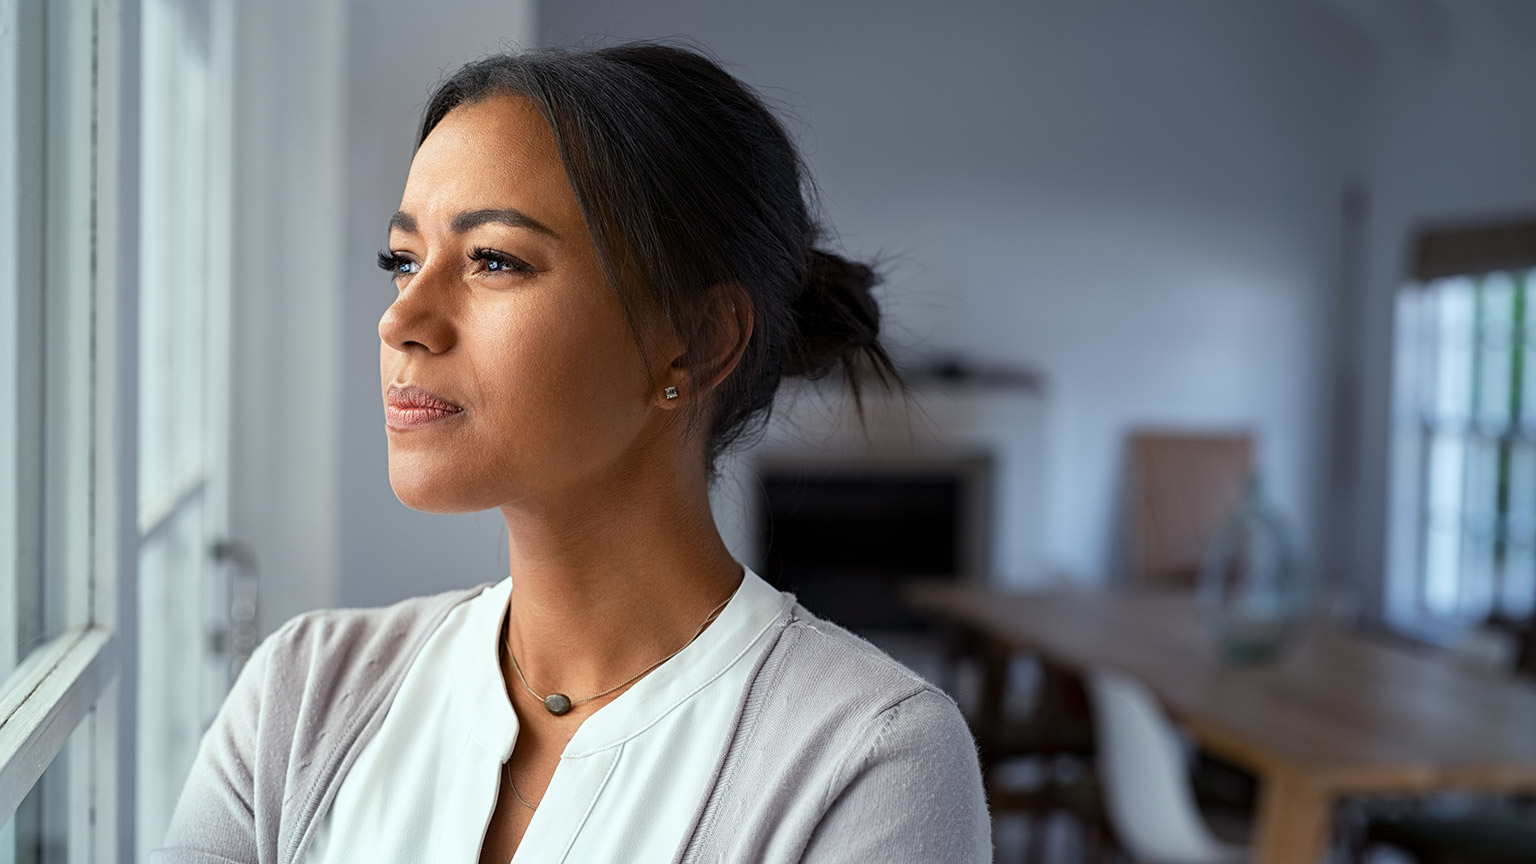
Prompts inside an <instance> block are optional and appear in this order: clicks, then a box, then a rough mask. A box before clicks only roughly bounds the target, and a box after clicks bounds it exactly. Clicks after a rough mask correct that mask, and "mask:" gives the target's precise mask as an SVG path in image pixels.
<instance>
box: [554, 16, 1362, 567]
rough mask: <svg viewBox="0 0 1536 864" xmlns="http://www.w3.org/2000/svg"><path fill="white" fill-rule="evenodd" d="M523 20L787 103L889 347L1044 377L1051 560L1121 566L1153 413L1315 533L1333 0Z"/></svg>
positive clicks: (1328, 243)
mask: <svg viewBox="0 0 1536 864" xmlns="http://www.w3.org/2000/svg"><path fill="white" fill-rule="evenodd" d="M540 26H541V31H540V32H541V35H542V39H543V41H544V42H545V43H546V44H568V43H570V42H572V41H582V40H585V41H591V37H593V36H600V37H617V38H640V37H645V38H659V37H670V36H676V35H686V36H689V37H693V38H694V39H696V40H698V42H700V43H702V44H703V45H704V46H706V47H707V48H709V49H710V50H711V51H713V52H714V53H715V54H716V55H718V56H719V57H720V58H721V59H723V60H724V61H725V62H726V63H728V64H729V65H730V66H731V68H732V69H733V70H734V71H735V72H736V73H738V74H739V75H740V76H741V77H743V78H744V79H745V80H747V81H749V82H751V83H754V84H756V85H757V86H759V87H760V88H763V89H764V91H765V92H766V95H767V96H768V97H769V98H770V99H773V100H776V101H778V102H780V103H782V104H783V105H784V106H785V107H786V109H787V110H788V111H790V112H791V113H792V114H793V115H794V118H795V119H793V120H792V121H791V123H792V127H793V130H794V131H795V132H796V133H797V134H798V136H799V138H800V140H801V142H802V145H803V147H804V148H805V150H806V152H807V155H808V158H809V161H810V163H811V165H812V167H813V170H814V171H815V174H816V177H817V180H818V181H819V183H820V185H821V188H822V191H823V195H824V199H825V202H824V203H825V204H826V212H827V215H828V217H829V221H830V222H831V223H832V224H833V225H834V226H835V227H836V228H837V229H838V230H839V231H840V232H841V236H842V239H843V242H844V243H845V244H846V246H847V247H848V248H849V249H850V250H851V251H853V252H855V253H859V254H866V255H868V254H884V255H886V256H889V260H890V264H891V280H890V286H889V289H888V290H887V294H886V297H887V301H886V302H887V303H888V308H889V309H890V310H891V313H892V317H893V318H894V321H895V327H894V328H893V329H894V332H895V337H896V339H897V341H898V343H905V344H906V345H908V346H917V347H919V348H922V347H926V348H930V349H931V348H940V349H966V350H970V351H974V352H976V353H978V354H981V355H983V356H984V358H985V359H987V360H991V361H994V362H1017V363H1021V364H1029V365H1033V366H1036V367H1039V368H1041V369H1043V370H1044V372H1045V374H1046V376H1047V379H1048V386H1049V395H1048V397H1047V398H1048V406H1047V410H1046V414H1047V417H1048V420H1047V423H1048V429H1047V432H1046V436H1045V447H1046V453H1045V458H1044V463H1045V465H1046V466H1047V467H1046V476H1045V489H1044V492H1043V501H1044V510H1045V514H1046V516H1045V524H1044V525H1043V526H1042V531H1041V534H1042V543H1043V548H1044V556H1043V561H1042V562H1041V566H1042V569H1057V570H1066V571H1068V572H1070V573H1073V574H1076V575H1078V576H1080V577H1082V578H1085V579H1089V580H1093V579H1099V578H1103V577H1104V576H1106V575H1107V574H1108V573H1109V572H1110V571H1111V570H1112V569H1113V561H1114V540H1115V538H1114V534H1115V532H1116V530H1117V526H1118V524H1119V520H1118V516H1117V508H1118V506H1119V500H1120V499H1119V495H1120V491H1119V484H1120V475H1121V473H1122V470H1123V469H1122V457H1121V451H1122V449H1123V444H1124V438H1125V435H1126V433H1127V432H1128V431H1129V430H1130V429H1132V428H1133V427H1137V426H1144V425H1150V426H1159V427H1188V426H1202V427H1205V426H1209V427H1221V428H1232V427H1244V428H1250V429H1252V430H1254V431H1255V432H1257V433H1258V434H1259V436H1260V438H1261V446H1262V463H1263V468H1264V470H1265V472H1266V474H1267V476H1268V486H1269V489H1270V490H1271V492H1272V494H1273V496H1274V497H1275V498H1276V499H1277V501H1278V503H1279V505H1280V506H1281V507H1282V509H1283V510H1284V511H1285V512H1286V513H1288V514H1290V515H1291V517H1292V521H1293V522H1294V523H1295V524H1296V526H1297V529H1298V531H1299V532H1300V533H1301V535H1302V538H1303V540H1304V541H1305V540H1310V538H1311V536H1313V534H1315V533H1316V527H1317V526H1316V524H1315V523H1316V522H1317V521H1318V520H1320V519H1321V518H1322V516H1321V513H1322V508H1321V507H1320V506H1318V504H1319V501H1318V498H1319V496H1320V494H1321V484H1320V482H1319V480H1320V472H1321V471H1322V470H1323V465H1324V464H1325V463H1324V459H1323V452H1322V449H1323V448H1322V444H1323V439H1324V435H1323V432H1324V428H1325V427H1324V421H1325V419H1326V412H1325V410H1324V407H1325V398H1324V390H1325V386H1324V385H1325V381H1326V378H1327V366H1328V355H1329V351H1330V347H1329V346H1330V334H1329V333H1328V332H1327V325H1326V322H1327V320H1328V317H1329V312H1330V311H1331V308H1332V302H1333V300H1332V292H1333V290H1334V287H1335V283H1336V281H1337V276H1336V273H1337V267H1338V264H1337V261H1336V245H1337V234H1338V223H1339V217H1338V212H1339V200H1340V194H1341V188H1342V186H1343V183H1344V179H1345V177H1346V175H1347V173H1348V171H1349V168H1350V165H1351V162H1352V157H1353V152H1352V147H1353V143H1354V141H1355V140H1356V134H1357V126H1356V120H1357V117H1358V115H1359V110H1360V106H1361V99H1362V92H1363V87H1364V85H1365V83H1366V72H1367V71H1368V60H1367V57H1366V55H1367V53H1368V46H1367V45H1366V44H1365V42H1364V41H1363V40H1362V39H1361V38H1360V37H1359V35H1358V33H1357V31H1356V30H1355V29H1353V28H1352V27H1350V26H1347V25H1346V24H1345V23H1344V22H1343V21H1342V20H1341V19H1340V18H1338V17H1336V16H1335V15H1334V14H1333V13H1332V12H1331V11H1329V10H1326V9H1324V8H1322V7H1319V6H1316V5H1314V4H1310V3H1287V2H1263V3H1245V4H1217V3H1207V2H1197V0H1168V2H1159V3H1155V4H1154V3H1118V2H1107V0H1088V2H1067V0H1054V2H1034V3H1014V2H977V3H966V4H938V3H932V2H925V0H895V2H882V3H856V2H837V3H828V2H818V0H780V2H776V3H772V4H750V5H748V4H722V3H711V2H704V0H649V2H645V3H635V2H621V0H558V2H549V3H545V4H543V6H542V8H541V12H540ZM1008 575H1010V576H1014V577H1017V576H1018V574H1008Z"/></svg>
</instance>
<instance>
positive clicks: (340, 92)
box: [229, 0, 346, 634]
mask: <svg viewBox="0 0 1536 864" xmlns="http://www.w3.org/2000/svg"><path fill="white" fill-rule="evenodd" d="M344 12H345V10H344V8H343V3H342V0H323V2H306V0H271V2H268V3H260V4H256V3H237V4H235V14H236V16H237V20H236V24H235V28H234V31H235V34H236V36H235V39H236V46H235V51H236V57H237V60H236V69H235V90H236V93H237V98H236V100H235V101H236V104H237V105H238V108H237V109H236V110H235V111H234V127H235V128H234V154H233V155H234V163H235V170H234V174H235V177H234V184H235V199H234V200H235V213H234V234H235V236H234V238H233V242H232V243H231V244H230V248H232V249H233V250H234V251H235V255H234V257H235V259H236V260H234V261H231V262H229V266H230V268H231V285H232V288H233V292H232V295H233V296H232V298H231V308H232V314H233V317H234V323H233V327H232V339H233V346H232V354H233V360H232V364H233V369H232V374H233V378H234V381H233V394H232V398H231V399H230V400H229V401H230V404H231V407H232V415H233V416H232V418H231V419H232V423H231V433H232V434H231V438H232V440H231V442H230V443H231V448H232V449H231V452H232V454H233V459H232V464H231V466H230V468H231V478H230V481H231V482H230V485H231V490H232V491H231V501H230V533H231V535H232V536H233V537H235V538H236V539H238V540H240V541H241V542H243V543H245V544H247V545H248V546H249V547H250V548H251V549H252V550H254V552H255V554H256V559H257V565H258V567H259V570H260V575H261V584H262V592H261V601H260V612H259V619H258V622H257V623H258V627H259V629H260V631H261V632H262V633H263V634H266V633H269V632H271V631H272V630H273V629H274V628H276V627H277V626H278V625H279V624H281V623H282V622H283V621H284V620H286V619H287V618H289V617H291V616H293V615H294V614H297V613H299V612H302V611H304V610H306V609H313V608H316V607H318V606H327V605H330V604H332V603H334V602H335V586H336V573H337V566H338V562H339V557H338V549H339V546H338V537H337V526H338V523H339V513H340V508H341V504H342V496H341V494H340V493H341V490H340V486H339V472H338V463H337V458H336V456H337V454H336V443H337V440H338V435H339V427H340V420H341V416H340V411H339V407H338V399H339V396H340V387H341V382H340V374H339V370H340V365H341V350H340V347H339V340H338V339H337V338H336V334H337V331H338V328H339V326H340V314H341V310H340V292H338V291H336V290H334V288H333V287H332V286H335V285H336V284H337V283H338V282H339V281H340V277H341V273H342V269H343V265H342V261H341V258H340V249H339V247H338V243H337V240H336V238H337V232H338V230H339V226H340V225H341V222H342V216H343V213H344V212H345V208H344V207H343V191H344V189H343V178H342V176H341V171H340V167H341V164H342V161H341V154H342V147H343V144H344V140H345V136H344V133H343V128H342V118H341V116H340V107H341V105H342V104H343V100H344V96H345V89H346V65H345V58H344V56H343V55H342V54H341V53H340V52H339V51H337V50H336V46H337V45H338V44H340V42H341V41H342V40H343V39H344V38H345V32H346V19H345V15H344Z"/></svg>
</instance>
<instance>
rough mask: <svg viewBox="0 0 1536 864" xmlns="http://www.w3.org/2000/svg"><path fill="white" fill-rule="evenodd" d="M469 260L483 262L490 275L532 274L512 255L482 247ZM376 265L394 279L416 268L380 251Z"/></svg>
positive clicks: (520, 260) (404, 258) (406, 259)
mask: <svg viewBox="0 0 1536 864" xmlns="http://www.w3.org/2000/svg"><path fill="white" fill-rule="evenodd" d="M469 260H471V261H482V262H484V263H485V265H486V270H487V271H488V272H491V273H532V272H534V271H533V267H532V266H531V265H529V264H528V262H526V261H524V260H523V259H521V258H518V257H516V256H514V255H508V254H507V253H505V252H498V251H496V250H495V249H487V248H485V247H483V246H478V247H476V248H474V249H473V250H471V251H470V253H469ZM378 263H379V269H380V270H383V271H384V272H386V273H389V274H390V275H391V276H394V277H395V278H399V277H401V276H409V275H411V272H414V271H410V272H405V271H402V268H404V267H414V266H416V262H415V261H412V260H411V259H409V258H407V257H405V256H404V255H401V254H400V253H399V252H390V251H380V252H379V260H378ZM493 268H494V269H493Z"/></svg>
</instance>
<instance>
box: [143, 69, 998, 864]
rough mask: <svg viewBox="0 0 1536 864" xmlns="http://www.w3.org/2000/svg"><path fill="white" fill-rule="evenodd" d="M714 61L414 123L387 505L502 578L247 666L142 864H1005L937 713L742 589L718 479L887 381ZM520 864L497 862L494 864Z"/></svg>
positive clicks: (911, 687)
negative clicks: (504, 537) (506, 564)
mask: <svg viewBox="0 0 1536 864" xmlns="http://www.w3.org/2000/svg"><path fill="white" fill-rule="evenodd" d="M802 185H803V182H802V171H801V167H800V163H799V161H798V158H797V156H796V154H795V151H794V148H793V146H792V144H791V143H790V141H789V139H788V137H787V136H786V135H785V133H784V131H783V129H782V128H781V126H780V125H779V124H778V122H777V121H776V120H775V119H774V118H773V116H772V115H771V114H770V113H769V112H768V110H767V109H766V108H765V107H764V106H763V104H762V103H761V102H760V101H759V100H758V99H757V97H755V96H754V95H753V94H752V93H750V92H749V91H748V90H747V89H746V88H745V87H743V86H742V85H741V84H740V83H739V82H737V81H736V80H735V79H734V78H732V77H731V76H730V75H728V74H727V73H725V72H723V71H722V70H721V69H720V68H719V67H717V66H716V65H715V64H713V63H712V62H710V61H708V60H707V59H705V58H703V57H701V56H699V55H697V54H695V53H692V52H689V51H686V50H681V49H677V48H671V47H665V46H659V45H649V44H634V45H624V46H618V47H613V48H608V49H603V50H597V51H587V52H543V53H537V54H531V55H523V56H515V57H514V56H501V57H493V58H490V59H486V60H482V61H479V62H476V63H472V64H470V65H468V66H466V67H464V68H463V69H461V70H459V71H458V72H457V73H455V74H454V75H453V76H452V77H451V78H449V79H448V80H447V81H446V82H444V83H443V84H442V85H441V86H440V87H439V88H438V90H437V91H436V93H435V94H434V95H433V96H432V98H431V100H430V102H429V104H428V106H427V110H426V114H425V118H424V120H423V123H422V128H421V134H420V137H419V139H418V148H417V152H416V155H415V158H414V160H413V162H412V164H411V170H410V175H409V177H408V178H407V180H406V187H405V192H404V195H403V196H402V199H401V204H400V209H399V211H398V212H397V213H396V214H395V216H394V218H393V219H392V220H391V223H390V232H389V247H388V249H387V250H386V251H384V252H381V253H380V256H379V262H380V265H381V266H383V267H384V268H385V269H386V270H387V271H388V272H389V274H390V276H391V278H392V279H393V280H394V284H395V286H396V289H397V293H396V296H395V299H394V302H393V304H392V305H391V306H390V307H389V308H388V310H386V311H385V313H384V316H383V318H382V319H381V320H380V322H379V336H380V341H381V346H380V355H381V356H380V360H381V364H380V365H381V372H382V397H383V400H384V406H385V418H386V426H387V434H388V438H389V471H390V482H391V484H392V485H393V487H394V490H395V493H396V495H398V496H399V498H400V500H401V501H403V502H405V503H406V504H407V505H409V506H411V507H415V508H417V509H421V510H427V511H432V512H460V511H474V510H483V509H487V508H491V507H496V508H499V509H500V510H501V511H502V513H503V514H504V515H505V517H506V522H507V529H508V534H509V550H510V559H511V573H510V577H509V578H508V579H505V580H503V581H502V582H501V583H499V584H497V585H492V586H483V587H481V588H477V589H474V590H472V591H468V592H454V593H450V594H446V595H441V596H438V597H429V598H420V599H416V600H411V601H407V602H405V603H401V604H398V605H396V606H393V607H390V608H388V609H382V610H365V611H330V612H320V613H312V614H309V615H305V616H301V617H300V618H298V619H295V620H294V621H292V622H290V623H289V624H288V625H286V626H285V627H283V628H282V629H281V630H280V631H279V632H278V633H277V634H275V635H274V636H273V637H272V638H271V639H269V640H267V641H266V642H265V643H264V644H263V646H262V648H261V649H260V650H259V651H258V652H257V654H256V656H254V657H253V658H252V660H251V662H250V664H249V665H248V666H247V668H246V669H245V670H244V672H243V673H242V675H241V678H240V680H239V682H238V683H237V684H236V685H235V688H234V690H233V692H232V693H231V694H230V696H229V698H228V700H227V702H226V704H225V706H224V708H223V709H222V711H221V712H220V714H219V717H218V719H217V720H216V722H215V724H214V726H213V728H212V729H211V730H210V732H209V733H208V735H207V737H206V738H205V740H204V742H203V747H202V750H201V752H200V755H199V758H198V762H197V764H196V766H195V768H194V770H193V772H192V776H191V777H190V778H189V780H188V782H187V787H186V790H185V791H184V793H183V795H182V800H181V803H180V805H179V806H178V808H177V812H176V815H175V818H174V820H173V823H172V827H171V830H170V836H169V838H168V840H167V844H166V845H167V847H168V848H167V849H165V850H163V851H162V852H160V853H158V856H159V857H158V858H157V860H160V861H167V862H172V861H198V862H211V861H226V860H228V861H261V862H269V861H270V862H283V864H288V862H300V861H302V862H306V864H321V862H338V861H364V860H366V861H370V862H376V861H401V862H405V861H412V862H415V861H471V860H479V861H482V862H493V861H494V862H506V861H511V860H516V861H537V862H555V861H571V862H597V861H685V862H691V861H827V862H834V861H835V862H849V861H855V862H856V861H877V860H878V861H881V862H889V861H913V862H918V861H921V862H934V861H956V862H962V861H963V862H971V861H981V860H988V859H989V858H990V840H989V834H988V821H987V813H986V808H985V804H984V801H983V796H982V790H981V783H980V777H979V773H978V770H977V765H976V756H975V752H974V747H973V744H972V742H971V739H970V736H969V734H968V733H967V731H966V727H965V725H964V723H963V721H962V719H961V717H960V715H959V713H958V711H957V710H956V709H955V706H954V704H953V702H951V701H949V700H948V698H947V697H945V696H943V695H942V694H941V693H939V692H937V691H936V690H934V689H933V688H931V687H929V686H928V685H927V684H925V683H924V682H923V681H922V680H921V679H919V678H917V677H916V676H914V675H912V674H911V673H910V672H908V671H906V670H905V669H903V668H902V667H900V666H899V665H897V664H896V663H894V662H892V661H891V660H889V659H888V658H886V657H884V656H883V655H881V654H880V653H879V652H878V651H876V650H874V649H873V648H872V647H870V646H869V645H868V644H867V643H865V642H863V641H861V640H859V639H858V638H857V637H854V636H852V635H850V634H848V633H846V632H845V631H843V630H840V629H838V628H837V627H835V626H833V625H831V624H829V623H827V622H825V621H822V620H820V619H818V618H816V617H815V616H814V615H812V614H811V613H809V612H807V611H806V610H805V609H803V608H802V607H799V606H798V605H796V604H795V603H794V599H793V598H792V597H788V596H786V595H781V594H779V593H778V592H776V591H774V590H772V589H771V588H770V587H768V586H767V584H766V583H764V582H763V580H762V579H760V578H759V577H757V576H756V575H755V574H753V573H751V572H750V571H747V570H745V569H744V568H743V567H742V566H741V565H740V564H738V563H736V562H735V561H734V560H732V558H731V555H730V553H729V552H728V551H727V550H726V548H725V545H724V544H723V543H722V541H721V539H720V536H719V533H718V532H717V530H716V528H715V525H714V522H713V519H712V517H711V514H710V509H709V498H708V486H709V480H710V477H711V469H712V465H713V463H714V460H715V459H716V458H717V457H718V456H719V455H720V453H721V452H722V451H723V450H724V449H725V448H726V447H727V446H728V445H729V444H730V443H732V442H733V441H734V440H736V439H737V438H738V437H739V436H740V435H742V434H743V433H744V432H746V431H749V430H750V429H751V427H752V426H753V424H754V423H756V422H760V420H761V419H762V417H763V416H764V415H765V414H766V412H767V410H768V408H769V405H770V403H771V401H772V399H773V394H774V391H775V389H776V388H777V386H778V383H779V381H780V379H781V378H782V377H784V376H786V375H799V376H812V377H815V376H822V375H826V374H830V373H834V372H842V373H843V374H844V375H845V376H846V377H847V379H848V381H849V383H850V384H851V385H852V386H853V387H854V388H855V392H857V387H858V385H859V384H860V382H861V381H863V380H864V379H865V378H867V377H869V376H871V375H873V376H874V377H876V378H880V379H884V380H886V381H892V380H894V371H893V369H892V367H891V364H890V360H889V358H888V357H887V355H886V353H885V351H884V349H883V348H882V347H881V345H880V343H879V341H878V339H877V325H878V309H877V307H876V305H875V302H874V300H873V299H872V298H871V296H870V289H871V287H872V286H873V284H874V282H875V278H874V275H873V273H872V271H871V270H870V269H869V268H868V267H866V266H864V265H861V264H856V263H852V262H849V261H846V260H843V259H842V258H839V257H837V256H835V255H832V254H829V253H826V252H822V251H819V250H817V249H815V248H814V247H813V244H814V242H815V241H816V240H817V238H818V231H817V227H816V225H815V223H814V221H813V220H812V218H811V217H810V215H809V212H808V209H807V207H806V204H805V201H804V199H803V196H802ZM514 856H515V858H514Z"/></svg>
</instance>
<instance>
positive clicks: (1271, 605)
mask: <svg viewBox="0 0 1536 864" xmlns="http://www.w3.org/2000/svg"><path fill="white" fill-rule="evenodd" d="M1199 592H1200V606H1201V613H1202V615H1203V617H1204V619H1205V624H1206V627H1207V629H1208V630H1209V631H1210V633H1211V636H1212V638H1214V639H1215V640H1216V645H1217V648H1218V650H1219V651H1220V653H1221V656H1222V658H1223V659H1225V660H1226V661H1227V662H1229V663H1234V664H1252V663H1266V662H1269V661H1272V660H1274V659H1275V658H1276V657H1278V656H1280V654H1281V653H1283V651H1284V650H1285V647H1286V645H1287V644H1289V643H1290V642H1291V640H1292V639H1294V638H1295V637H1296V636H1297V634H1298V633H1299V632H1300V630H1301V627H1302V625H1303V624H1304V623H1305V622H1306V618H1307V612H1308V603H1309V595H1310V592H1309V588H1308V585H1307V578H1306V574H1305V573H1304V572H1303V571H1302V568H1301V566H1300V563H1299V562H1298V560H1297V558H1296V554H1295V550H1294V548H1293V547H1292V545H1291V541H1290V538H1289V537H1288V536H1287V534H1286V531H1285V526H1284V524H1283V522H1282V521H1281V519H1280V516H1279V514H1278V513H1276V512H1275V510H1274V508H1273V507H1271V506H1270V505H1269V503H1268V502H1267V501H1266V500H1265V499H1264V495H1263V492H1262V490H1261V488H1260V486H1259V483H1258V481H1257V480H1253V481H1251V482H1250V484H1249V488H1248V492H1247V494H1246V495H1245V496H1244V497H1243V500H1242V501H1241V502H1240V503H1239V504H1238V506H1237V508H1236V509H1235V510H1233V511H1232V513H1231V515H1229V516H1228V517H1227V519H1226V520H1225V521H1224V522H1223V523H1222V526H1221V528H1220V530H1218V531H1217V532H1216V536H1215V537H1214V538H1213V539H1212V541H1211V545H1210V546H1209V547H1208V548H1207V550H1206V554H1205V561H1204V563H1203V565H1202V566H1201V570H1200V589H1199Z"/></svg>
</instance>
